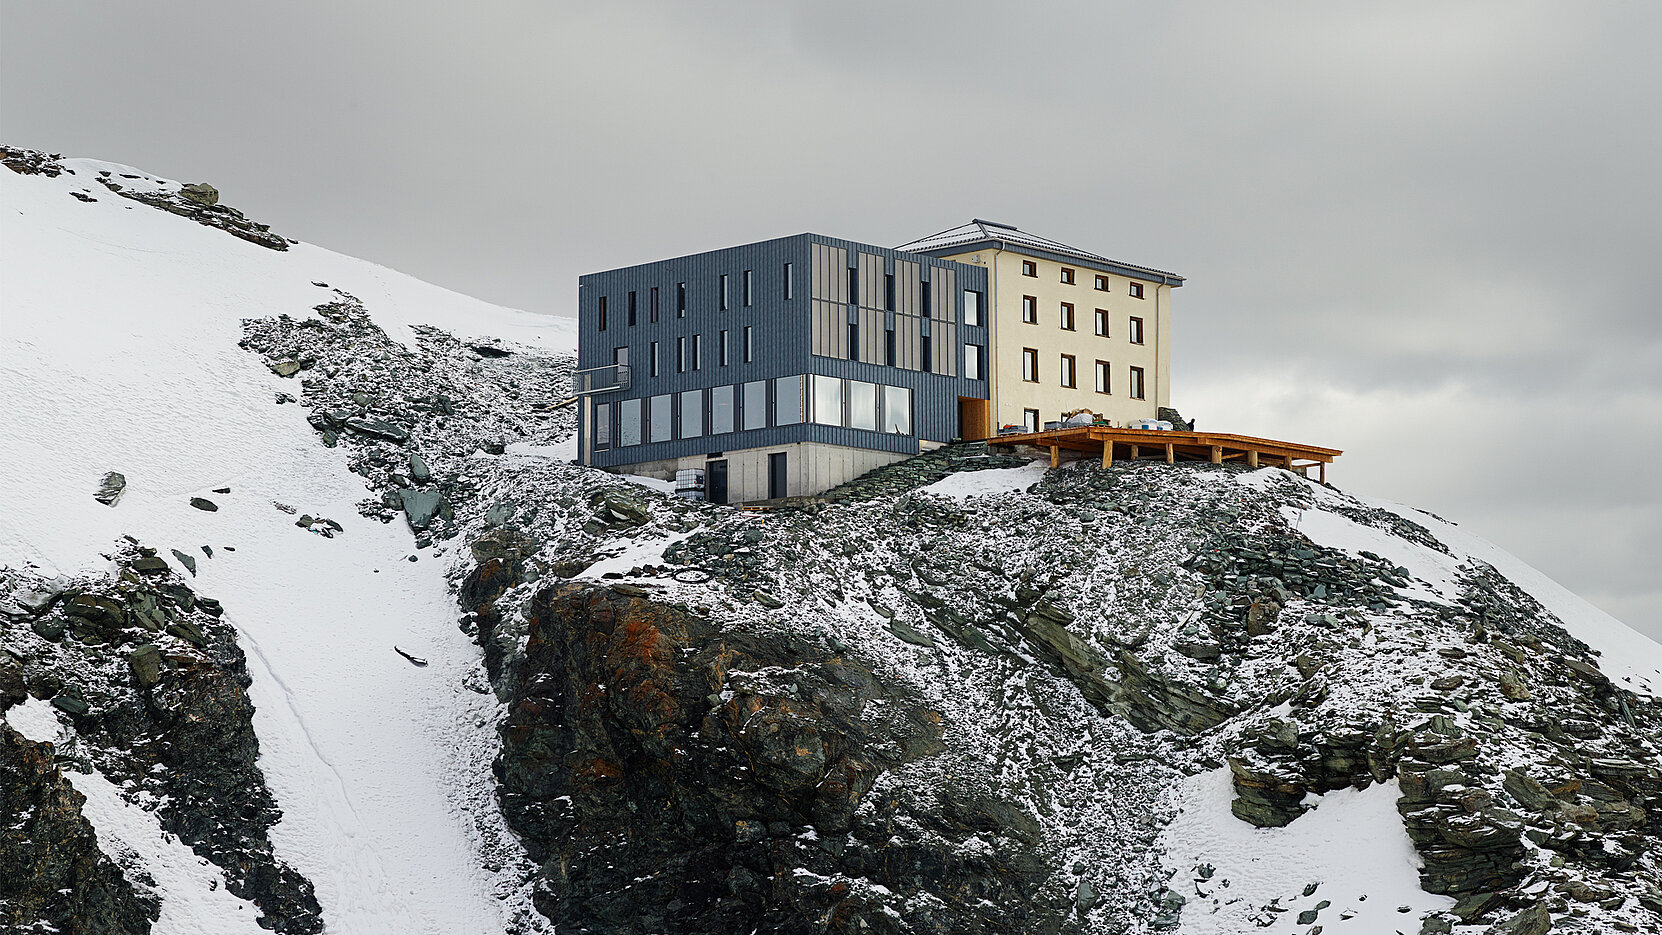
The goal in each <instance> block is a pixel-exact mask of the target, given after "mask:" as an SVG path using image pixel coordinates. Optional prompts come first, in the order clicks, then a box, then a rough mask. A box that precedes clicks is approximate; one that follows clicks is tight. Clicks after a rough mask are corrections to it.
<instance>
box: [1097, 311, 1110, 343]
mask: <svg viewBox="0 0 1662 935" xmlns="http://www.w3.org/2000/svg"><path fill="white" fill-rule="evenodd" d="M1096 334H1097V337H1099V338H1106V337H1107V336H1108V310H1107V309H1105V308H1099V309H1097V310H1096Z"/></svg>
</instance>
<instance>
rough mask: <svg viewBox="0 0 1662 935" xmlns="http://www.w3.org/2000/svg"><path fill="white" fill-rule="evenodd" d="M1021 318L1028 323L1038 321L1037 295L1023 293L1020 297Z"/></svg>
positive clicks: (1031, 323)
mask: <svg viewBox="0 0 1662 935" xmlns="http://www.w3.org/2000/svg"><path fill="white" fill-rule="evenodd" d="M1021 320H1022V321H1024V322H1026V323H1027V324H1029V325H1036V324H1038V323H1039V298H1038V296H1032V295H1024V296H1022V297H1021Z"/></svg>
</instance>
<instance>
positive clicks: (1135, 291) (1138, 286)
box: [1131, 282, 1143, 299]
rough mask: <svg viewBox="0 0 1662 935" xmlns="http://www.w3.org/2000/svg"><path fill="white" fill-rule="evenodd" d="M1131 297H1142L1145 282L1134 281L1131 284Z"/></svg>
mask: <svg viewBox="0 0 1662 935" xmlns="http://www.w3.org/2000/svg"><path fill="white" fill-rule="evenodd" d="M1131 297H1132V298H1133V299H1140V298H1142V297H1143V284H1142V283H1140V282H1134V283H1132V284H1131Z"/></svg>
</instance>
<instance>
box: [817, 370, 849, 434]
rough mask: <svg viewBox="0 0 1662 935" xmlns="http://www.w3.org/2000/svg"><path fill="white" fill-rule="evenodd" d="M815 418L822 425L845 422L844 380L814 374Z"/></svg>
mask: <svg viewBox="0 0 1662 935" xmlns="http://www.w3.org/2000/svg"><path fill="white" fill-rule="evenodd" d="M810 379H812V380H813V387H814V390H813V393H814V395H813V398H814V412H813V420H814V421H815V422H817V423H819V424H820V425H842V424H843V381H842V380H840V379H838V378H837V377H828V376H824V375H822V374H814V376H813V377H811V378H810Z"/></svg>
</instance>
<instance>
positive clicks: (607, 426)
mask: <svg viewBox="0 0 1662 935" xmlns="http://www.w3.org/2000/svg"><path fill="white" fill-rule="evenodd" d="M594 447H595V450H596V451H599V450H601V449H603V448H610V447H612V404H611V403H597V404H595V407H594Z"/></svg>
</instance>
